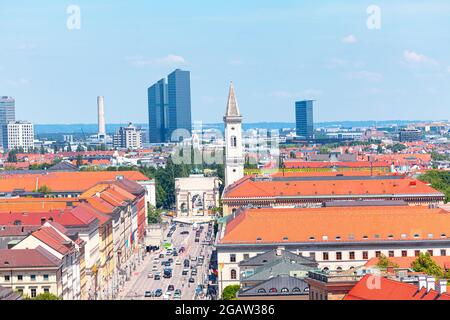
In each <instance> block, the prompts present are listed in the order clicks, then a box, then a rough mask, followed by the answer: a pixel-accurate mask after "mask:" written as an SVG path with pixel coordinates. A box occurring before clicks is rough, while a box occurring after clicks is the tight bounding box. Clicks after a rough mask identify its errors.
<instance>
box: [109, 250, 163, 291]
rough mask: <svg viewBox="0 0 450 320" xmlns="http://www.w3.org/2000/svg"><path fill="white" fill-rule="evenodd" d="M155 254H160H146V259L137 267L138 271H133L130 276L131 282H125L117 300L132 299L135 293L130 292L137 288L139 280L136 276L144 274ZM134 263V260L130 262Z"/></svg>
mask: <svg viewBox="0 0 450 320" xmlns="http://www.w3.org/2000/svg"><path fill="white" fill-rule="evenodd" d="M155 254H159V253H158V252H152V253H145V257H144V260H143V261H142V260H141V264H140V265H136V270H133V271H132V272H131V276H130V280H129V281H125V284H124V286H123V287H122V288H121V289H120V290H119V295H118V297H117V300H130V299H132V298H133V297H132V294H133V292H130V291H131V289H132V288H133V287H134V286H135V284H136V282H137V281H138V280H139V277H138V276H137V275H135V274H141V273H142V272H144V270H145V267H146V266H148V264H149V263H150V261H151V259H152V257H153V256H154V255H155ZM130 261H133V260H130ZM141 294H142V292H141V293H139V292H138V295H141Z"/></svg>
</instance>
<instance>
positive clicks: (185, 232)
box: [180, 230, 189, 236]
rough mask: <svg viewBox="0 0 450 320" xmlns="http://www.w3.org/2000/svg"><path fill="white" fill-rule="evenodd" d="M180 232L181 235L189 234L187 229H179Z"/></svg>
mask: <svg viewBox="0 0 450 320" xmlns="http://www.w3.org/2000/svg"><path fill="white" fill-rule="evenodd" d="M180 234H181V235H182V236H185V235H188V234H189V231H187V230H185V231H181V232H180Z"/></svg>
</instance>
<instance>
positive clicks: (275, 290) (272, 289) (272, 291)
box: [269, 288, 278, 293]
mask: <svg viewBox="0 0 450 320" xmlns="http://www.w3.org/2000/svg"><path fill="white" fill-rule="evenodd" d="M269 292H270V293H276V292H278V290H277V288H270V289H269Z"/></svg>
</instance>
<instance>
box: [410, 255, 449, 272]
mask: <svg viewBox="0 0 450 320" xmlns="http://www.w3.org/2000/svg"><path fill="white" fill-rule="evenodd" d="M411 268H412V269H413V270H414V271H416V272H424V273H426V274H427V275H429V276H434V277H437V278H442V277H443V276H444V271H443V270H442V269H441V267H440V266H439V265H438V264H437V263H436V261H434V260H433V258H432V257H431V255H430V254H429V253H428V252H427V253H420V254H419V256H418V257H417V259H416V260H414V261H413V263H412V264H411Z"/></svg>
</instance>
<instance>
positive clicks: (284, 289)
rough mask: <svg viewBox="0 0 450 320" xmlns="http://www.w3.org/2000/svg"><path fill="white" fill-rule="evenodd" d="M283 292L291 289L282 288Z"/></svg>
mask: <svg viewBox="0 0 450 320" xmlns="http://www.w3.org/2000/svg"><path fill="white" fill-rule="evenodd" d="M281 292H289V289H288V288H282V289H281Z"/></svg>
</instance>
